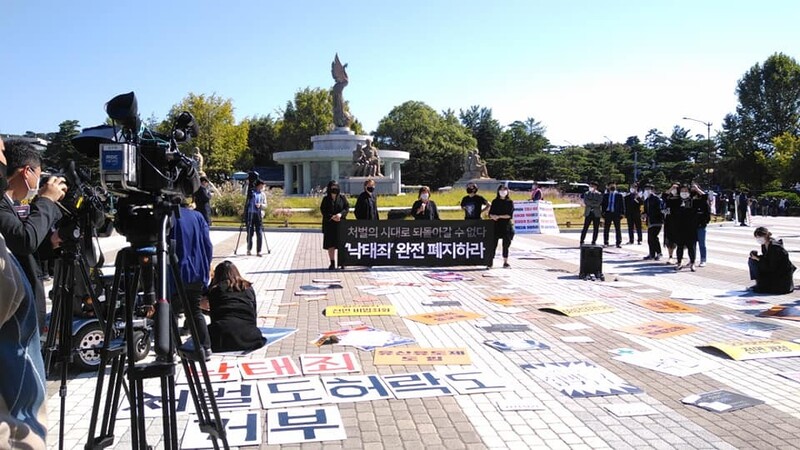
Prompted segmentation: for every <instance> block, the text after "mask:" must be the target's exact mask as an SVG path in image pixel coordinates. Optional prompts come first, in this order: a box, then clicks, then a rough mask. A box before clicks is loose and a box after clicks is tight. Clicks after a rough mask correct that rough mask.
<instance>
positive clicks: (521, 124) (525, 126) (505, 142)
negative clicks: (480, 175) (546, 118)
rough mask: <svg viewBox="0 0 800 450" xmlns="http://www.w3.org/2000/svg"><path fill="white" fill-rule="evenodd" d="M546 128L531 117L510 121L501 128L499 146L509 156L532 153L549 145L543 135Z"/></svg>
mask: <svg viewBox="0 0 800 450" xmlns="http://www.w3.org/2000/svg"><path fill="white" fill-rule="evenodd" d="M545 131H546V128H545V127H544V125H542V123H541V122H539V121H537V120H536V119H534V118H533V117H528V118H527V119H525V120H524V121H522V120H517V121H514V122H512V123H511V124H510V125H508V127H506V128H505V129H504V130H503V135H502V136H501V148H502V151H503V154H504V155H505V156H509V157H512V158H513V157H516V156H525V155H534V154H537V153H540V152H542V150H544V149H545V148H547V147H548V146H550V141H548V140H547V138H546V137H545V136H544V133H545Z"/></svg>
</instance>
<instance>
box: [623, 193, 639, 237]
mask: <svg viewBox="0 0 800 450" xmlns="http://www.w3.org/2000/svg"><path fill="white" fill-rule="evenodd" d="M625 221H626V222H628V244H633V233H634V231H635V232H636V237H637V240H636V243H637V244H639V245H642V196H641V195H639V185H638V184H636V183H633V184H632V185H631V188H630V193H628V195H626V196H625Z"/></svg>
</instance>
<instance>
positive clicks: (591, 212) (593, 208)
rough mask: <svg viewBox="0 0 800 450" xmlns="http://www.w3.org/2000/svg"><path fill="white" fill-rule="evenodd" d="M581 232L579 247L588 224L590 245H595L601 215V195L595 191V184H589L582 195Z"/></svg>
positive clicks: (584, 236)
mask: <svg viewBox="0 0 800 450" xmlns="http://www.w3.org/2000/svg"><path fill="white" fill-rule="evenodd" d="M583 205H584V208H583V217H584V219H583V230H581V245H583V242H584V240H585V239H586V232H587V231H588V230H589V224H591V225H592V245H594V244H597V232H598V231H599V229H600V217H601V216H602V215H603V213H602V211H603V209H602V205H603V194H601V193H600V192H599V191H598V190H597V183H596V182H594V181H592V182H591V183H589V190H588V191H586V192H585V193H584V194H583Z"/></svg>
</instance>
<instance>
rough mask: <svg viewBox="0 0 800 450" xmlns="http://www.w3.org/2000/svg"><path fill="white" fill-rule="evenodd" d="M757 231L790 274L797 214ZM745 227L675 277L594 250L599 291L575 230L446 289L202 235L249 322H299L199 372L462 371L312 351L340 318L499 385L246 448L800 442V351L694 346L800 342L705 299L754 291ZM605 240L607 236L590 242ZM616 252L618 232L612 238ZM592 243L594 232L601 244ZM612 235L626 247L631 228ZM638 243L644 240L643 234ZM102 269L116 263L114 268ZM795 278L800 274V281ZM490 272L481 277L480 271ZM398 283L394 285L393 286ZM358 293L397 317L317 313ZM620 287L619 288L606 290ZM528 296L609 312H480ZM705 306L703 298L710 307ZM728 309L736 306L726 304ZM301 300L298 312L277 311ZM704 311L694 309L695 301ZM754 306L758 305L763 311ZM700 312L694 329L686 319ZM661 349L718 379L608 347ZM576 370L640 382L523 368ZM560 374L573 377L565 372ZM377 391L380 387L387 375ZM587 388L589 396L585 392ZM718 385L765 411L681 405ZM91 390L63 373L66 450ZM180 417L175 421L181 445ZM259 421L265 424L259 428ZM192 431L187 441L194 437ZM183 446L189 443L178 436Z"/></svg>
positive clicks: (75, 443)
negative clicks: (229, 368) (764, 352)
mask: <svg viewBox="0 0 800 450" xmlns="http://www.w3.org/2000/svg"><path fill="white" fill-rule="evenodd" d="M754 225H755V226H757V225H766V226H768V227H769V228H770V229H771V230H772V231H773V233H774V234H776V235H777V236H778V237H782V238H783V239H784V241H785V243H786V247H787V248H788V250H789V251H790V254H791V255H792V257H793V258H794V259H795V264H798V265H800V258H798V257H797V252H799V251H800V232H798V226H800V219H796V218H765V217H758V216H757V217H755V218H754ZM752 230H753V228H750V227H738V226H734V225H733V224H731V223H724V224H714V225H712V226H709V229H708V238H707V240H708V265H707V266H706V267H703V268H698V269H697V271H696V272H689V271H681V272H676V271H675V270H674V268H673V267H671V266H667V265H666V264H664V261H661V262H658V263H656V262H648V261H643V260H642V257H643V256H644V255H645V254H646V247H647V246H646V242H645V244H644V245H635V244H634V245H624V246H623V247H622V248H621V249H617V248H614V247H611V248H607V249H605V251H604V260H605V261H604V272H605V275H606V281H605V282H599V281H595V282H591V281H581V280H579V279H578V278H577V276H576V275H577V272H578V266H579V249H578V240H579V236H578V234H577V233H574V232H563V233H561V234H560V235H554V236H541V235H517V236H516V238H515V240H514V242H513V245H512V247H511V258H510V263H511V268H510V269H502V268H499V266H501V264H500V262H499V260H498V261H496V262H495V264H494V267H495V268H494V269H491V270H486V269H485V268H482V267H463V268H453V271H456V272H459V273H461V274H463V275H466V276H468V277H471V278H472V280H470V281H458V282H453V283H448V284H447V286H455V287H456V288H457V289H455V290H446V289H448V288H446V287H442V286H443V285H441V284H440V283H438V282H435V281H434V280H432V279H430V278H428V277H426V276H425V274H426V273H428V272H429V270H427V269H423V268H389V267H387V268H373V269H371V270H369V269H366V268H356V267H353V268H347V269H346V270H344V271H328V270H325V268H326V267H327V265H328V262H327V255H326V253H325V252H324V251H323V250H322V249H321V245H322V236H321V233H319V232H286V231H282V232H276V231H273V230H270V231H268V233H267V238H268V243H269V246H270V248H271V253H270V254H268V255H264V256H263V257H261V258H258V257H255V256H251V257H248V256H243V255H244V253H245V249H244V238H242V242H241V245H240V246H239V248H238V252H237V253H238V256H233V251H234V247H235V244H236V239H237V233H236V232H232V231H213V232H212V239H213V241H214V244H215V255H217V256H216V257H215V264H216V263H218V262H221V261H222V260H224V259H230V260H232V261H234V262H235V263H236V264H237V266H238V267H239V268H240V270H241V271H242V273H243V274H244V276H245V277H246V278H247V279H249V280H250V281H252V282H253V283H254V285H255V289H256V292H257V294H258V314H259V316H260V317H261V318H260V319H259V320H260V324H261V325H262V326H275V327H291V328H297V330H298V331H297V332H296V333H294V334H293V335H291V336H289V337H288V338H286V339H284V340H282V341H280V342H278V343H276V344H274V345H270V346H268V347H266V348H263V349H261V350H258V351H256V352H254V353H252V354H250V355H247V356H245V357H235V356H229V355H215V356H214V357H213V358H212V361H211V363H209V364H210V366H218V365H219V363H220V362H221V361H227V362H231V363H235V362H240V361H241V360H242V359H252V358H266V357H276V356H283V355H288V356H292V357H294V359H295V360H297V357H298V356H299V355H301V354H308V353H311V354H316V353H324V354H329V353H335V352H343V351H350V352H354V353H356V354H357V356H358V359H359V360H360V365H361V371H360V373H361V374H378V375H381V376H390V375H392V374H404V373H414V372H434V373H435V374H438V375H442V374H444V373H445V372H444V371H445V370H454V369H455V370H463V369H465V367H462V366H431V365H392V366H387V365H375V364H374V363H373V354H372V353H370V352H365V351H359V350H356V349H354V348H352V347H341V346H323V347H317V346H315V345H314V344H313V343H311V341H313V340H315V339H316V338H317V336H318V335H319V333H320V332H323V331H327V330H336V329H340V328H343V326H342V325H340V323H341V322H345V321H352V320H361V321H363V322H364V323H366V324H368V325H370V326H373V327H375V328H379V329H382V330H386V331H391V332H393V333H396V334H398V335H401V336H405V337H409V338H413V339H414V340H416V342H417V345H418V346H420V347H437V348H441V347H444V348H451V347H463V348H466V349H467V352H468V354H469V356H470V358H471V362H472V365H471V366H469V367H466V368H467V369H475V370H477V371H482V372H484V373H487V374H490V375H491V377H492V379H493V380H495V381H497V382H498V383H499V384H503V385H506V386H507V387H508V390H506V391H502V392H489V393H478V394H471V395H450V396H438V397H427V398H412V399H406V400H396V399H391V400H386V399H382V400H373V401H364V402H357V403H354V402H351V403H347V402H345V403H338V404H337V405H336V406H337V407H338V410H339V412H340V414H341V418H342V423H343V427H344V431H345V432H346V435H347V438H346V439H344V440H331V441H324V442H309V443H303V444H284V445H281V446H277V445H267V443H266V442H267V436H266V432H265V431H263V429H265V427H262V432H261V434H260V435H259V436H258V442H261V444H260V445H258V446H247V447H243V448H248V449H250V448H285V449H290V448H302V449H317V448H323V449H339V448H353V449H355V448H368V449H380V448H393V449H397V448H407V449H415V450H417V449H420V448H425V449H435V448H442V449H459V448H470V449H482V448H497V449H501V448H511V449H521V448H556V449H557V448H571V449H631V448H636V449H639V448H656V449H662V448H663V449H667V448H677V449H690V448H691V449H703V448H718V449H730V448H742V449H744V448H759V449H763V448H774V449H787V450H788V449H797V448H800V382H799V381H793V380H791V379H788V378H785V377H782V376H780V375H779V373H781V372H797V371H800V357H788V358H775V359H758V360H750V361H734V360H732V359H730V358H726V357H724V356H722V355H720V354H717V353H713V352H707V351H703V350H701V349H698V346H702V345H704V344H707V343H710V342H714V341H726V340H742V339H757V338H755V337H752V336H747V335H745V334H743V333H742V332H741V331H737V330H736V329H734V328H731V327H729V326H727V325H729V324H730V323H732V322H733V321H737V320H738V321H746V320H758V321H761V322H767V323H773V324H777V325H779V326H780V328H778V329H776V330H774V331H773V332H772V338H773V339H781V340H789V341H790V340H794V339H798V338H800V329H798V325H800V324H798V323H797V322H791V321H785V320H775V319H761V318H755V317H754V316H753V315H752V314H751V313H750V312H749V311H747V309H746V308H747V307H744V308H745V309H742V307H738V308H739V309H736V308H733V306H736V305H735V304H734V303H735V302H736V300H735V299H731V298H727V299H726V301H724V302H723V301H714V300H715V298H716V297H715V296H719V295H722V294H723V293H728V294H730V295H734V296H735V295H737V294H736V293H735V292H734V291H737V290H741V289H742V288H744V287H746V286H748V285H750V284H752V283H751V282H750V281H749V280H748V276H747V266H746V257H747V254H748V253H749V251H750V250H752V249H755V248H756V244H755V242H754V240H753V236H752ZM601 233H602V232H601ZM611 240H612V243H613V240H614V239H613V237H612V239H611ZM598 241H599V242H602V237H601V238H600V239H599V240H598ZM623 241H625V242H627V233H624V236H623ZM645 241H646V237H645ZM123 245H124V239H122V238H121V237H118V236H117V237H112V238H109V239H107V240H106V242H105V247H104V250H105V251H106V252H107V254H111V253H114V252H115V251H116V250H117V249H118V248H120V247H122V246H123ZM109 260H111V259H110V258H109ZM799 274H800V273H799ZM486 275H490V276H486ZM315 278H338V279H340V280H341V282H342V287H343V288H342V289H329V290H327V295H326V300H314V301H309V300H306V299H305V298H304V297H301V296H297V295H295V292H297V291H299V290H300V286H303V285H309V284H312V280H313V279H315ZM398 284H399V285H398ZM366 285H380V286H383V287H390V288H391V289H390V291H391V292H390V293H384V294H381V293H378V294H375V295H373V296H374V297H376V299H377V301H376V302H375V303H376V304H390V305H393V306H395V308H396V310H397V315H393V316H363V317H325V316H323V315H322V314H321V311H322V309H324V308H325V307H326V306H330V305H353V304H359V305H365V304H369V303H361V302H356V300H364V299H363V297H364V296H365V295H368V294H365V292H364V291H363V288H364V287H365V286H366ZM617 285H618V286H619V287H615V286H617ZM498 295H499V296H506V297H511V298H514V297H520V296H527V297H528V300H529V301H530V299H531V298H534V297H535V300H534V302H545V301H549V302H553V303H556V304H557V305H570V304H576V303H583V302H588V301H602V302H603V303H605V304H607V305H610V306H611V307H613V308H614V311H613V312H610V313H605V314H593V315H585V316H580V317H565V316H562V315H557V314H553V313H549V312H542V311H538V310H537V307H541V305H540V304H539V305H537V304H522V305H520V306H518V307H519V308H523V309H524V310H525V312H526V313H527V314H521V313H520V312H514V311H522V310H511V311H512V312H513V313H511V314H510V313H508V312H501V311H500V309H501V308H502V306H499V305H497V304H495V303H491V302H488V301H487V300H486V299H487V298H488V297H491V296H498ZM671 295H675V296H677V297H694V298H695V300H699V301H695V304H692V305H690V306H693V307H695V308H697V309H698V310H699V311H698V312H696V313H694V314H692V316H695V317H693V319H694V320H697V321H701V322H699V323H694V324H693V325H694V326H696V327H697V328H698V330H697V331H696V332H694V333H691V334H684V335H680V336H675V337H670V338H666V339H650V338H646V337H642V336H637V335H633V334H626V333H622V332H619V331H616V330H618V329H619V328H622V327H625V326H630V325H634V324H639V323H642V322H649V321H655V320H668V321H670V322H680V321H681V320H682V319H683V320H688V319H686V318H685V317H676V316H685V315H681V314H663V313H657V312H653V311H651V310H648V309H645V308H643V307H641V306H638V305H635V304H633V302H635V301H637V300H645V299H668V298H670V296H671ZM799 297H800V295H799V294H798V293H794V294H789V295H785V296H776V297H758V298H759V299H761V300H764V301H766V302H769V303H775V304H778V303H791V302H795V301H797V300H798V298H799ZM436 300H453V301H458V302H460V303H461V305H460V306H456V307H454V308H458V309H462V310H466V311H471V312H476V313H479V314H482V315H484V316H485V317H484V318H482V319H478V320H471V321H459V322H453V323H449V324H443V325H425V324H423V323H419V322H415V321H411V320H408V319H404V318H403V316H407V315H412V314H418V313H427V312H433V311H436V310H443V309H450V308H449V307H439V306H426V305H423V303H429V302H431V301H436ZM706 300H712V302H708V301H706ZM732 302H733V303H732ZM285 303H297V305H296V306H285V305H281V304H285ZM698 303H699V304H698ZM762 308H764V306H762ZM698 316H699V319H698V318H697V317H698ZM506 323H513V324H526V325H528V327H529V330H528V331H524V332H512V333H498V332H496V333H490V332H487V331H485V330H483V329H481V328H478V327H477V326H476V325H481V326H483V325H488V324H506ZM573 323H578V324H583V325H585V326H586V327H588V328H585V329H581V330H579V331H578V330H575V331H568V330H562V329H560V328H558V327H556V325H562V324H573ZM575 335H580V336H588V337H590V338H592V340H593V342H588V343H569V342H564V341H563V340H562V338H564V337H569V336H575ZM509 338H523V339H532V340H536V341H539V342H543V343H545V344H547V345H548V346H549V349H546V350H533V351H516V352H500V351H497V350H495V349H493V348H490V347H489V346H487V345H484V341H485V340H487V339H497V340H507V339H509ZM618 348H632V349H634V350H640V351H642V350H660V351H664V352H669V353H671V354H677V355H682V356H685V357H688V358H690V359H692V360H696V361H697V362H699V363H707V364H711V366H712V367H713V369H711V370H707V371H704V372H702V373H698V374H695V375H689V376H685V377H677V376H672V375H667V374H665V373H662V372H659V371H655V370H650V369H645V368H642V367H639V366H636V365H631V364H627V363H624V362H621V361H618V360H615V359H612V358H613V357H614V354H612V353H611V352H610V350H612V349H618ZM568 361H587V362H591V363H593V364H594V365H596V366H600V367H602V368H603V369H605V370H606V371H607V372H610V373H612V374H614V375H616V376H617V377H620V378H621V379H623V380H624V381H625V382H627V383H628V384H630V385H632V386H635V387H637V388H639V389H640V390H641V391H642V392H641V393H637V394H622V395H612V396H591V397H583V398H579V397H571V396H568V395H566V394H564V393H562V392H560V391H559V390H558V389H556V388H554V387H552V386H551V384H548V383H547V382H546V381H544V380H543V379H542V377H541V376H540V372H537V371H534V370H526V369H525V368H523V367H522V366H523V365H526V364H532V365H536V364H544V363H555V362H568ZM567 378H569V376H567ZM384 380H385V381H386V380H387V378H384ZM58 387H59V381H58V380H55V379H51V381H48V392H49V398H48V412H49V426H50V432H49V435H48V443H49V446H50V447H51V448H57V445H58V439H57V436H58V425H59V423H58V417H59V403H60V398H59V394H58ZM592 389H593V387H592V386H587V387H586V390H592ZM719 389H725V390H729V391H734V392H737V393H740V394H744V395H747V396H750V397H753V398H756V399H759V400H761V401H763V402H764V403H763V404H760V405H757V406H752V407H748V408H745V409H741V410H737V411H731V412H723V413H715V412H710V411H706V410H704V409H701V408H698V407H696V406H692V405H686V404H683V403H682V402H681V399H682V398H684V397H687V396H690V395H693V394H700V393H704V392H709V391H715V390H719ZM94 390H95V376H94V374H92V373H89V374H81V375H75V376H73V377H72V378H71V379H70V381H69V382H68V395H67V410H66V421H65V424H66V428H67V431H66V438H65V441H64V444H65V445H64V448H67V449H71V448H79V447H83V444H84V443H85V442H86V438H87V433H88V427H89V424H88V422H89V417H90V414H91V399H92V398H93V395H94ZM498 401H499V402H504V401H514V402H516V403H524V404H527V405H531V406H535V407H536V410H525V411H501V410H500V409H499V408H498V406H497V404H496V403H497V402H498ZM609 404H614V405H617V404H628V405H629V406H636V407H642V408H644V407H646V406H649V407H651V408H652V411H651V414H650V415H638V416H632V417H620V416H617V415H615V414H613V413H612V412H610V411H609V410H608V409H606V406H607V405H609ZM257 411H258V414H259V420H260V421H261V422H262V424H263V423H265V422H266V421H267V420H266V415H267V412H266V411H263V410H260V409H258V410H257ZM146 420H147V424H148V433H149V435H150V439H151V440H150V443H151V444H156V445H159V446H160V445H162V444H163V442H160V439H162V432H161V421H160V419H158V418H148V419H146ZM188 420H189V417H188V416H184V415H182V416H181V418H180V421H181V423H180V430H179V436H181V437H183V436H184V428H185V426H186V423H187V422H188ZM268 424H269V423H268ZM128 428H129V422H128V421H127V420H119V421H118V422H117V433H116V435H117V437H118V438H117V440H116V445H115V448H129V447H130V443H129V436H128ZM190 434H191V432H190ZM184 439H186V438H185V437H184Z"/></svg>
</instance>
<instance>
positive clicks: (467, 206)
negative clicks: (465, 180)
mask: <svg viewBox="0 0 800 450" xmlns="http://www.w3.org/2000/svg"><path fill="white" fill-rule="evenodd" d="M461 209H463V210H464V220H481V215H482V214H483V213H484V212H485V211H486V210H487V209H489V201H488V200H486V199H485V198H483V197H482V196H480V195H478V185H476V184H475V183H469V184H467V195H465V196H464V198H462V199H461Z"/></svg>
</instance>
